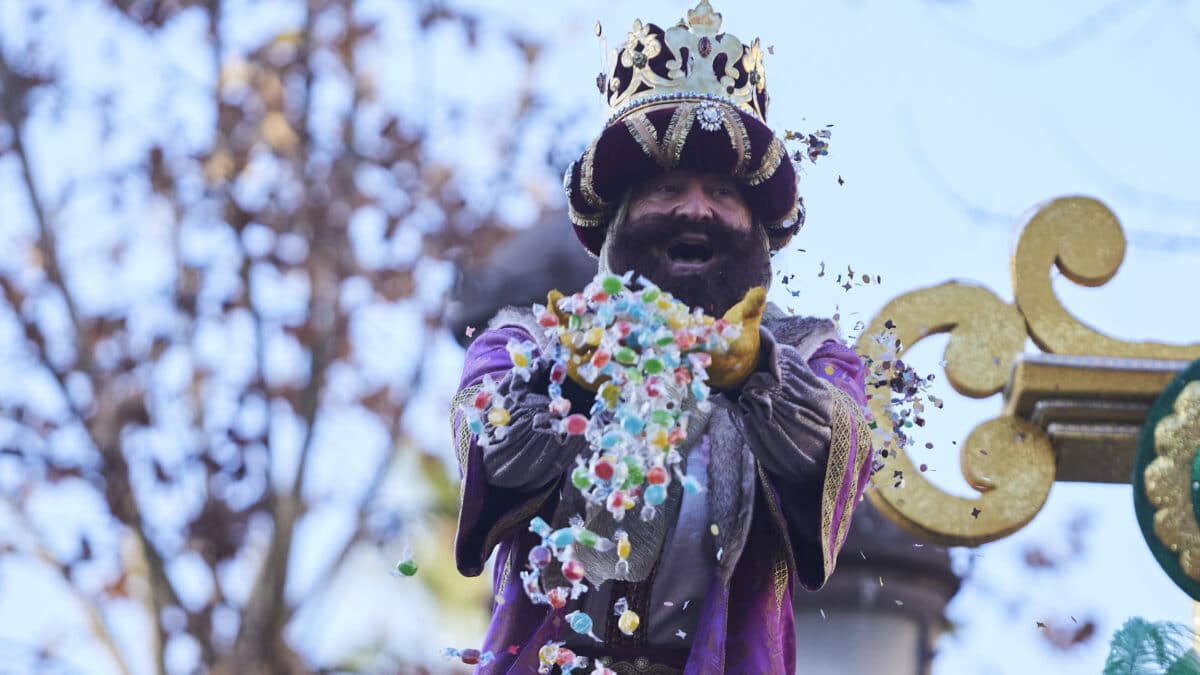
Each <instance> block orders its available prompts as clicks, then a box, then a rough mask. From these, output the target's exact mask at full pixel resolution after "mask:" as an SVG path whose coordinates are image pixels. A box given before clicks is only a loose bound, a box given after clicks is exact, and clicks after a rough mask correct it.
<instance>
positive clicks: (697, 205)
mask: <svg viewBox="0 0 1200 675" xmlns="http://www.w3.org/2000/svg"><path fill="white" fill-rule="evenodd" d="M671 215H673V216H675V217H677V218H688V219H690V220H710V219H712V218H713V217H714V216H715V212H714V211H713V204H712V202H711V201H709V198H708V195H707V194H706V193H705V192H704V186H703V184H701V183H700V182H699V181H689V182H688V184H687V185H686V186H685V187H684V190H683V191H682V192H680V193H679V198H678V200H677V201H676V202H675V206H674V208H673V209H672V210H671Z"/></svg>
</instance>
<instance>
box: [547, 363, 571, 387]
mask: <svg viewBox="0 0 1200 675" xmlns="http://www.w3.org/2000/svg"><path fill="white" fill-rule="evenodd" d="M565 379H567V365H566V364H565V363H562V362H559V363H556V364H554V367H553V368H551V369H550V381H551V382H553V383H554V384H562V383H563V380H565Z"/></svg>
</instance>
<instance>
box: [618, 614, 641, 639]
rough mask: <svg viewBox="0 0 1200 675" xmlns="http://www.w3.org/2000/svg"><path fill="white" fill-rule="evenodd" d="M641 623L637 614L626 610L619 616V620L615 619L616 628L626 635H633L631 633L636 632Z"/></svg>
mask: <svg viewBox="0 0 1200 675" xmlns="http://www.w3.org/2000/svg"><path fill="white" fill-rule="evenodd" d="M641 622H642V620H641V619H639V618H638V615H637V612H634V611H633V610H626V611H625V613H624V614H622V615H621V618H620V619H617V628H620V629H621V632H622V633H624V634H626V635H633V632H634V631H635V630H637V628H638V624H640V623H641Z"/></svg>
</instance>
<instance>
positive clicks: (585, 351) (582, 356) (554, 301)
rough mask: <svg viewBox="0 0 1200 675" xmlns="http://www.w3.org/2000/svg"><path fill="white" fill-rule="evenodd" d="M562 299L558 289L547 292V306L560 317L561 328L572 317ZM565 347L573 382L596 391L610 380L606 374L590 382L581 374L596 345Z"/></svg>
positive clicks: (588, 389)
mask: <svg viewBox="0 0 1200 675" xmlns="http://www.w3.org/2000/svg"><path fill="white" fill-rule="evenodd" d="M562 299H563V294H562V293H560V292H559V291H558V289H555V290H552V291H550V292H549V293H547V294H546V307H547V308H548V309H549V310H550V311H552V312H554V315H555V316H557V317H558V325H559V327H560V330H561V329H562V328H565V327H566V325H567V322H568V321H569V320H570V317H571V315H570V314H569V313H567V312H564V311H563V310H561V309H559V307H558V301H559V300H562ZM563 347H564V348H566V349H567V352H568V357H567V377H569V378H571V380H572V381H573V382H575V383H576V384H578V385H579V386H580V387H583V388H584V389H586V390H587V391H590V392H595V391H596V390H597V389H598V388H599V387H600V385H601V384H602V383H604V382H605V381H606V380H608V377H607V376H604V377H597V378H596V380H595V381H594V382H588V381H587V380H585V379H583V377H582V376H581V375H580V374H579V367H580V366H582V365H583V364H585V363H587V362H589V361H591V360H592V355H593V354H594V353H595V352H596V345H588V344H584V345H581V346H578V347H576V346H574V345H568V344H564V345H563Z"/></svg>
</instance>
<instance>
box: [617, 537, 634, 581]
mask: <svg viewBox="0 0 1200 675" xmlns="http://www.w3.org/2000/svg"><path fill="white" fill-rule="evenodd" d="M613 539H616V540H617V574H618V575H621V576H624V575H626V574H628V573H629V554H630V552H632V551H633V545H632V544H630V543H629V534H628V533H626V532H625V530H617V531H616V532H615V533H613Z"/></svg>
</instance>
